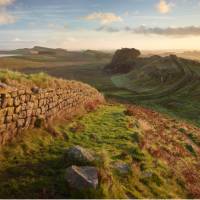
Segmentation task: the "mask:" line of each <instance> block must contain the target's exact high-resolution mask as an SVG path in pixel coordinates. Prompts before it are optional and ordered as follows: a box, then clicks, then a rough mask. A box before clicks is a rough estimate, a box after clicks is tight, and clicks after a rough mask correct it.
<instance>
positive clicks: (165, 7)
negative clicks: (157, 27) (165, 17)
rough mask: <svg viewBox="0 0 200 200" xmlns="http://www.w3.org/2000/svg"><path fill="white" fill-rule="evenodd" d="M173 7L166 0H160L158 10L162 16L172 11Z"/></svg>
mask: <svg viewBox="0 0 200 200" xmlns="http://www.w3.org/2000/svg"><path fill="white" fill-rule="evenodd" d="M172 7H173V4H172V3H168V2H167V1H166V0H160V1H159V3H158V4H157V5H156V9H157V11H158V12H159V13H161V14H167V13H169V12H170V11H171V9H172Z"/></svg>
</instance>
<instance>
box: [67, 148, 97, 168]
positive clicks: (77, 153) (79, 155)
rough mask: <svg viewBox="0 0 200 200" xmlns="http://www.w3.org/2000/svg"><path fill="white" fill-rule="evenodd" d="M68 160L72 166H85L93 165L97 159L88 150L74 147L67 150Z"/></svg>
mask: <svg viewBox="0 0 200 200" xmlns="http://www.w3.org/2000/svg"><path fill="white" fill-rule="evenodd" d="M66 160H67V162H69V163H70V164H78V165H85V164H89V163H92V162H93V161H94V160H95V159H94V157H93V155H92V154H91V153H90V152H89V151H88V150H87V149H85V148H83V147H80V146H74V147H71V148H69V149H67V152H66Z"/></svg>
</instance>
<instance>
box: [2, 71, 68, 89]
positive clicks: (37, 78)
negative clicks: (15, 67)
mask: <svg viewBox="0 0 200 200" xmlns="http://www.w3.org/2000/svg"><path fill="white" fill-rule="evenodd" d="M0 81H1V82H3V83H6V84H8V85H10V86H14V87H17V86H19V87H20V86H23V87H33V86H37V87H40V88H57V87H61V86H63V84H66V82H67V81H65V80H63V79H57V78H54V77H51V76H49V75H48V74H46V73H43V72H40V73H37V74H23V73H20V72H17V71H16V72H15V71H10V70H0Z"/></svg>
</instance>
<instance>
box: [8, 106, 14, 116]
mask: <svg viewBox="0 0 200 200" xmlns="http://www.w3.org/2000/svg"><path fill="white" fill-rule="evenodd" d="M13 114H14V107H8V108H7V115H9V116H10V115H13Z"/></svg>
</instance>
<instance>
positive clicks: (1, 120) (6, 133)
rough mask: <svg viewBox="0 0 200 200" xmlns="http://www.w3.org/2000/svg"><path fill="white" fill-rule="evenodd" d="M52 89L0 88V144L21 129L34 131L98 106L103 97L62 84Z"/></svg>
mask: <svg viewBox="0 0 200 200" xmlns="http://www.w3.org/2000/svg"><path fill="white" fill-rule="evenodd" d="M63 83H64V84H63V85H62V86H59V87H55V88H45V89H40V88H37V87H33V88H27V87H25V86H24V87H22V86H20V87H17V88H14V87H6V86H5V85H3V86H4V87H3V88H2V87H1V88H0V144H5V143H6V142H8V141H11V140H12V139H13V138H14V137H15V136H16V135H17V134H18V133H20V132H21V131H22V130H24V129H29V128H33V127H35V126H36V127H37V126H38V124H40V123H41V121H44V122H48V121H51V120H52V119H54V118H56V117H57V116H58V115H61V114H65V115H69V116H72V115H75V114H76V113H78V112H79V111H80V110H81V109H82V108H84V107H85V106H86V105H87V104H90V103H92V104H94V103H95V104H100V103H103V102H104V97H103V96H102V94H100V93H99V92H98V91H97V90H96V89H95V88H93V87H91V86H89V85H87V84H84V83H81V82H76V81H64V82H63Z"/></svg>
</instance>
